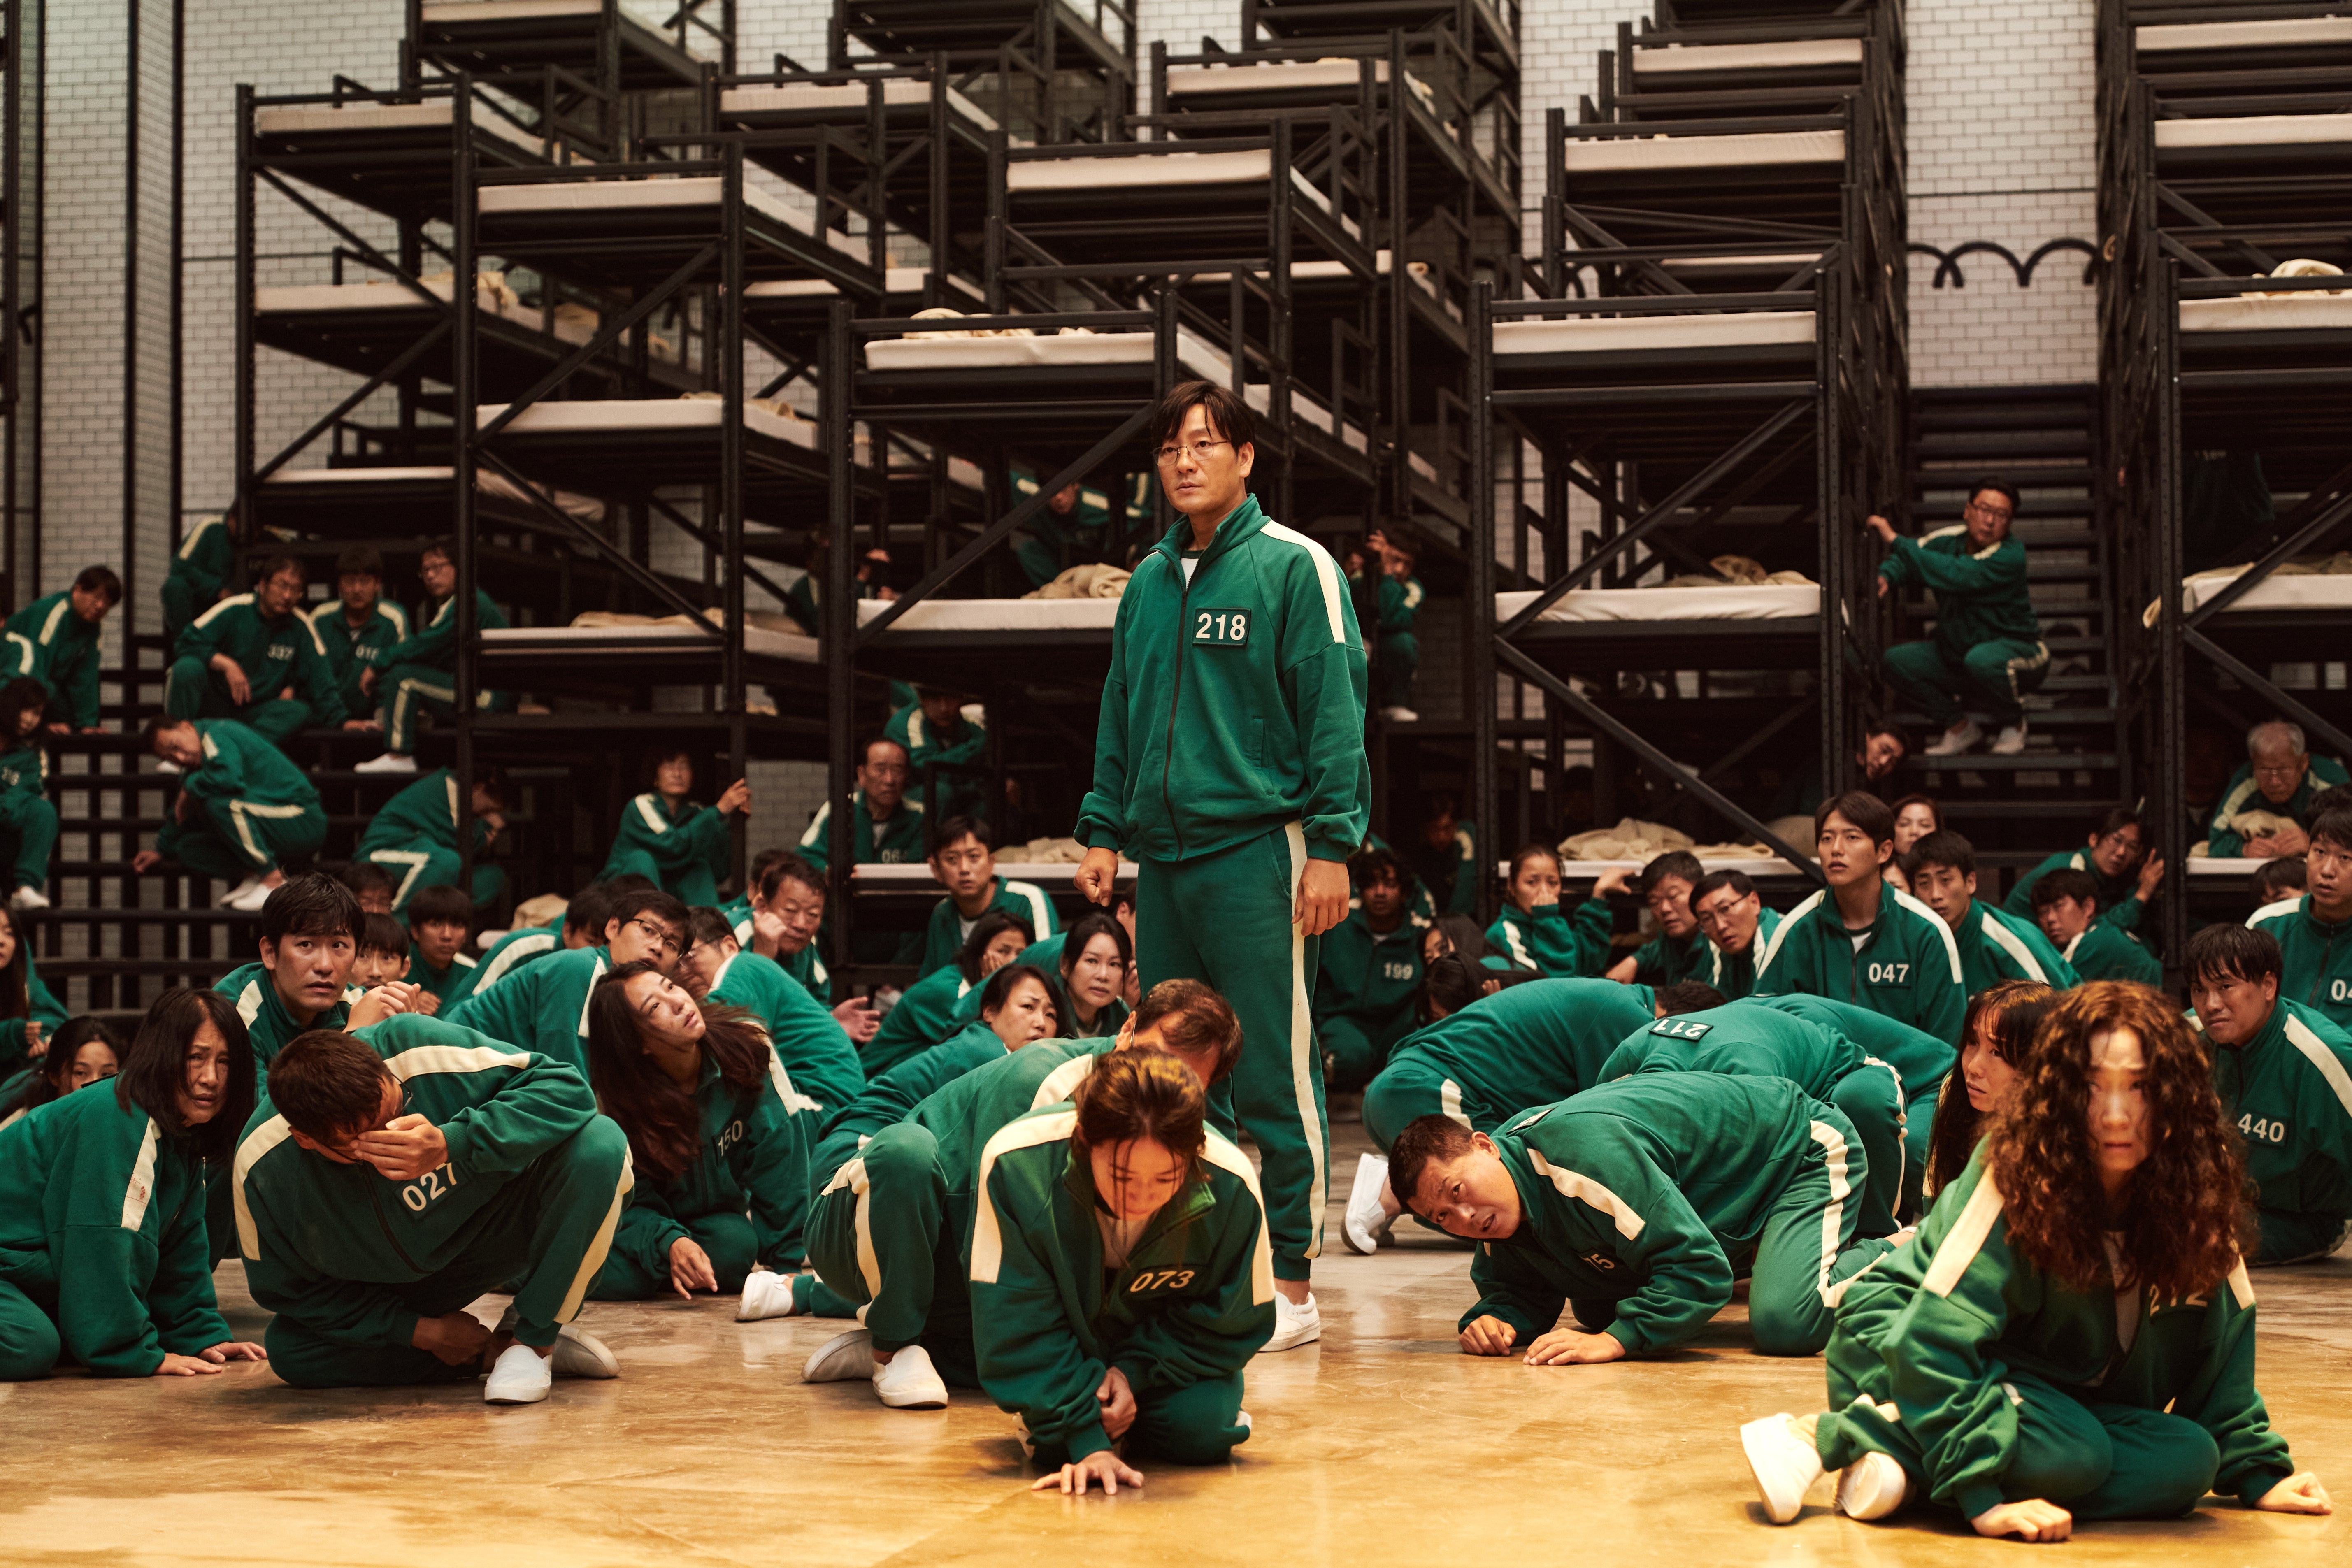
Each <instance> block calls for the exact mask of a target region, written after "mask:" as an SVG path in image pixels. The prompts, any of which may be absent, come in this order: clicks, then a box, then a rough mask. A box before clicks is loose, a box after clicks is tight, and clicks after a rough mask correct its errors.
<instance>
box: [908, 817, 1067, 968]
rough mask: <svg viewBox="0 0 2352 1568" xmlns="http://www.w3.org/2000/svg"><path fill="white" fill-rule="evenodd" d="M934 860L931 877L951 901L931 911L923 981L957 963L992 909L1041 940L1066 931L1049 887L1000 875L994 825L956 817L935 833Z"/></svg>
mask: <svg viewBox="0 0 2352 1568" xmlns="http://www.w3.org/2000/svg"><path fill="white" fill-rule="evenodd" d="M929 860H930V865H931V875H932V876H933V877H934V878H936V879H938V881H939V884H940V887H942V888H945V889H947V890H948V896H947V897H946V898H944V899H941V900H940V901H939V902H938V903H936V904H933V905H932V906H931V918H930V922H929V924H928V925H927V926H925V927H924V929H923V957H922V962H921V963H920V964H919V965H918V966H917V968H916V972H915V977H916V978H917V979H921V978H922V977H923V976H924V975H926V974H933V973H938V972H939V971H940V970H942V969H945V968H946V967H947V966H948V965H949V964H950V963H954V962H955V961H956V955H957V954H958V953H961V952H962V951H963V944H964V939H965V938H966V937H969V936H970V935H971V928H972V926H973V925H974V924H975V923H976V922H977V921H979V919H980V917H981V916H982V915H984V914H986V913H988V911H989V910H1003V911H1005V912H1006V913H1007V914H1013V915H1018V916H1020V917H1021V918H1022V919H1023V920H1024V921H1028V922H1029V930H1030V933H1031V935H1032V936H1033V937H1034V938H1035V939H1037V940H1039V941H1042V940H1044V939H1045V938H1046V937H1049V936H1052V935H1053V934H1054V933H1055V931H1058V930H1059V929H1060V927H1059V925H1058V923H1057V922H1056V921H1055V919H1054V900H1051V899H1049V898H1047V897H1046V896H1045V889H1043V888H1040V887H1039V886H1037V884H1036V883H1034V882H1016V881H1014V880H1013V879H1011V878H1009V877H1000V876H998V875H997V874H996V851H995V848H994V847H993V841H992V838H991V837H990V835H989V831H988V824H986V823H984V822H982V821H981V820H980V819H979V818H977V817H971V816H950V817H948V818H946V819H945V820H944V821H941V822H940V823H939V825H938V826H937V827H936V828H935V829H934V830H933V831H932V834H931V846H930V854H929ZM1053 962H1054V963H1060V962H1061V946H1060V944H1059V943H1056V944H1055V948H1054V952H1053ZM1038 967H1040V968H1044V967H1045V965H1044V964H1042V963H1041V964H1039V965H1038Z"/></svg>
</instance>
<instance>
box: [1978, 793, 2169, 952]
mask: <svg viewBox="0 0 2352 1568" xmlns="http://www.w3.org/2000/svg"><path fill="white" fill-rule="evenodd" d="M2062 870H2063V871H2086V872H2089V873H2090V874H2091V875H2092V876H2093V877H2094V878H2095V879H2096V882H2097V887H2098V892H2099V910H2100V914H2101V919H2103V920H2104V921H2105V923H2107V924H2108V925H2111V926H2120V927H2122V928H2123V929H2124V930H2125V931H2134V930H2137V928H2138V926H2139V921H2140V916H2141V915H2142V914H2144V913H2145V912H2146V911H2147V902H2148V900H2150V899H2153V898H2154V897H2156V890H2157V889H2158V887H2160V886H2161V885H2162V884H2163V882H2164V860H2163V858H2162V857H2160V856H2157V855H2152V854H2150V853H2148V849H2147V823H2146V822H2144V821H2142V820H2141V818H2140V815H2139V813H2138V812H2137V811H2135V810H2133V809H2132V808H2131V807H2130V806H2127V805H2115V806H2109V807H2108V808H2107V811H2106V815H2105V816H2102V817H2100V818H2099V825H2098V826H2096V827H2094V828H2093V829H2091V834H2090V842H2089V843H2087V844H2086V845H2084V847H2082V848H2080V849H2061V850H2059V851H2058V852H2057V853H2056V854H2054V855H2053V856H2051V857H2050V858H2048V859H2046V860H2044V861H2042V864H2040V865H2039V866H2036V867H2034V868H2033V869H2032V870H2031V871H2028V872H2026V873H2025V875H2023V876H2022V877H2020V878H2019V879H2017V884H2016V886H2014V887H2012V888H2011V889H2009V897H2007V898H2006V899H2003V900H2001V905H2000V907H2001V908H2002V909H2005V910H2008V911H2009V912H2010V913H2011V914H2013V915H2021V916H2025V917H2029V918H2030V917H2031V916H2032V913H2033V889H2034V886H2035V884H2036V883H2038V882H2040V881H2041V880H2042V878H2044V877H2046V876H2048V875H2050V873H2051V872H2053V871H2062Z"/></svg>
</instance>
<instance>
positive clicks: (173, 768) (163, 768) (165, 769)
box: [155, 763, 187, 773]
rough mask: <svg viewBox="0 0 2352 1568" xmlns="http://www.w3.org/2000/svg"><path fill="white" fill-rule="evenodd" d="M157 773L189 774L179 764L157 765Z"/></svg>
mask: <svg viewBox="0 0 2352 1568" xmlns="http://www.w3.org/2000/svg"><path fill="white" fill-rule="evenodd" d="M155 771H156V772H157V773H185V772H187V770H186V769H185V768H184V767H182V766H180V764H179V763H156V764H155Z"/></svg>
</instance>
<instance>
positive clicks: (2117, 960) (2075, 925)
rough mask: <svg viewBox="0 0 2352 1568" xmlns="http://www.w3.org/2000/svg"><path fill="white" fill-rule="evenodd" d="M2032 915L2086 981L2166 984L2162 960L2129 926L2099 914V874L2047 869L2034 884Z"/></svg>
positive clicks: (2078, 978)
mask: <svg viewBox="0 0 2352 1568" xmlns="http://www.w3.org/2000/svg"><path fill="white" fill-rule="evenodd" d="M2033 920H2034V923H2035V924H2037V925H2039V926H2040V927H2041V928H2042V935H2043V936H2046V937H2048V938H2049V939H2050V945H2051V946H2053V947H2054V948H2056V949H2057V950H2058V955H2059V956H2060V957H2061V958H2063V959H2064V960H2065V961H2066V964H2067V967H2068V968H2070V969H2072V970H2073V971H2074V977H2075V983H2076V984H2081V983H2082V982H2084V981H2086V980H2131V981H2137V983H2138V984H2142V985H2161V984H2164V965H2163V964H2161V963H2158V962H2157V960H2156V955H2155V954H2154V953H2152V952H2148V951H2147V948H2146V947H2144V946H2142V945H2141V944H2140V940H2139V938H2138V937H2137V936H2136V935H2134V934H2133V933H2132V932H2131V931H2126V929H2125V928H2124V927H2122V926H2120V925H2117V924H2116V923H2115V922H2114V921H2104V920H2101V919H2100V918H2099V883H2098V879H2097V878H2095V877H2094V876H2092V875H2091V873H2090V872H2088V871H2077V870H2075V869H2074V868H2073V867H2071V866H2061V867H2060V868H2058V869H2056V870H2054V871H2051V872H2047V873H2045V874H2044V875H2043V876H2042V879H2040V880H2039V881H2037V882H2035V883H2034V884H2033Z"/></svg>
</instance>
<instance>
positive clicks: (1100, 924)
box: [1056, 914, 1135, 1040]
mask: <svg viewBox="0 0 2352 1568" xmlns="http://www.w3.org/2000/svg"><path fill="white" fill-rule="evenodd" d="M1134 967H1135V949H1134V948H1133V947H1132V946H1131V945H1130V944H1129V942H1128V940H1127V928H1126V927H1125V926H1122V925H1120V924H1119V923H1118V921H1115V920H1113V919H1111V918H1110V916H1108V915H1105V914H1092V915H1084V916H1081V917H1080V918H1079V920H1078V921H1077V923H1076V924H1075V925H1073V926H1071V927H1070V929H1069V932H1068V934H1067V935H1066V936H1064V937H1063V939H1062V963H1061V974H1060V979H1061V983H1062V1005H1061V1006H1060V1007H1058V1008H1057V1009H1056V1011H1057V1012H1058V1013H1059V1014H1060V1015H1061V1024H1062V1037H1063V1038H1064V1039H1067V1040H1100V1039H1108V1038H1109V1037H1111V1036H1113V1035H1116V1034H1118V1026H1120V1025H1121V1024H1123V1023H1125V1022H1126V1021H1127V1014H1128V1006H1127V1003H1126V1002H1125V1001H1124V1000H1123V999H1122V993H1124V992H1125V991H1126V990H1127V977H1128V974H1129V972H1130V971H1132V970H1133V968H1134Z"/></svg>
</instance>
